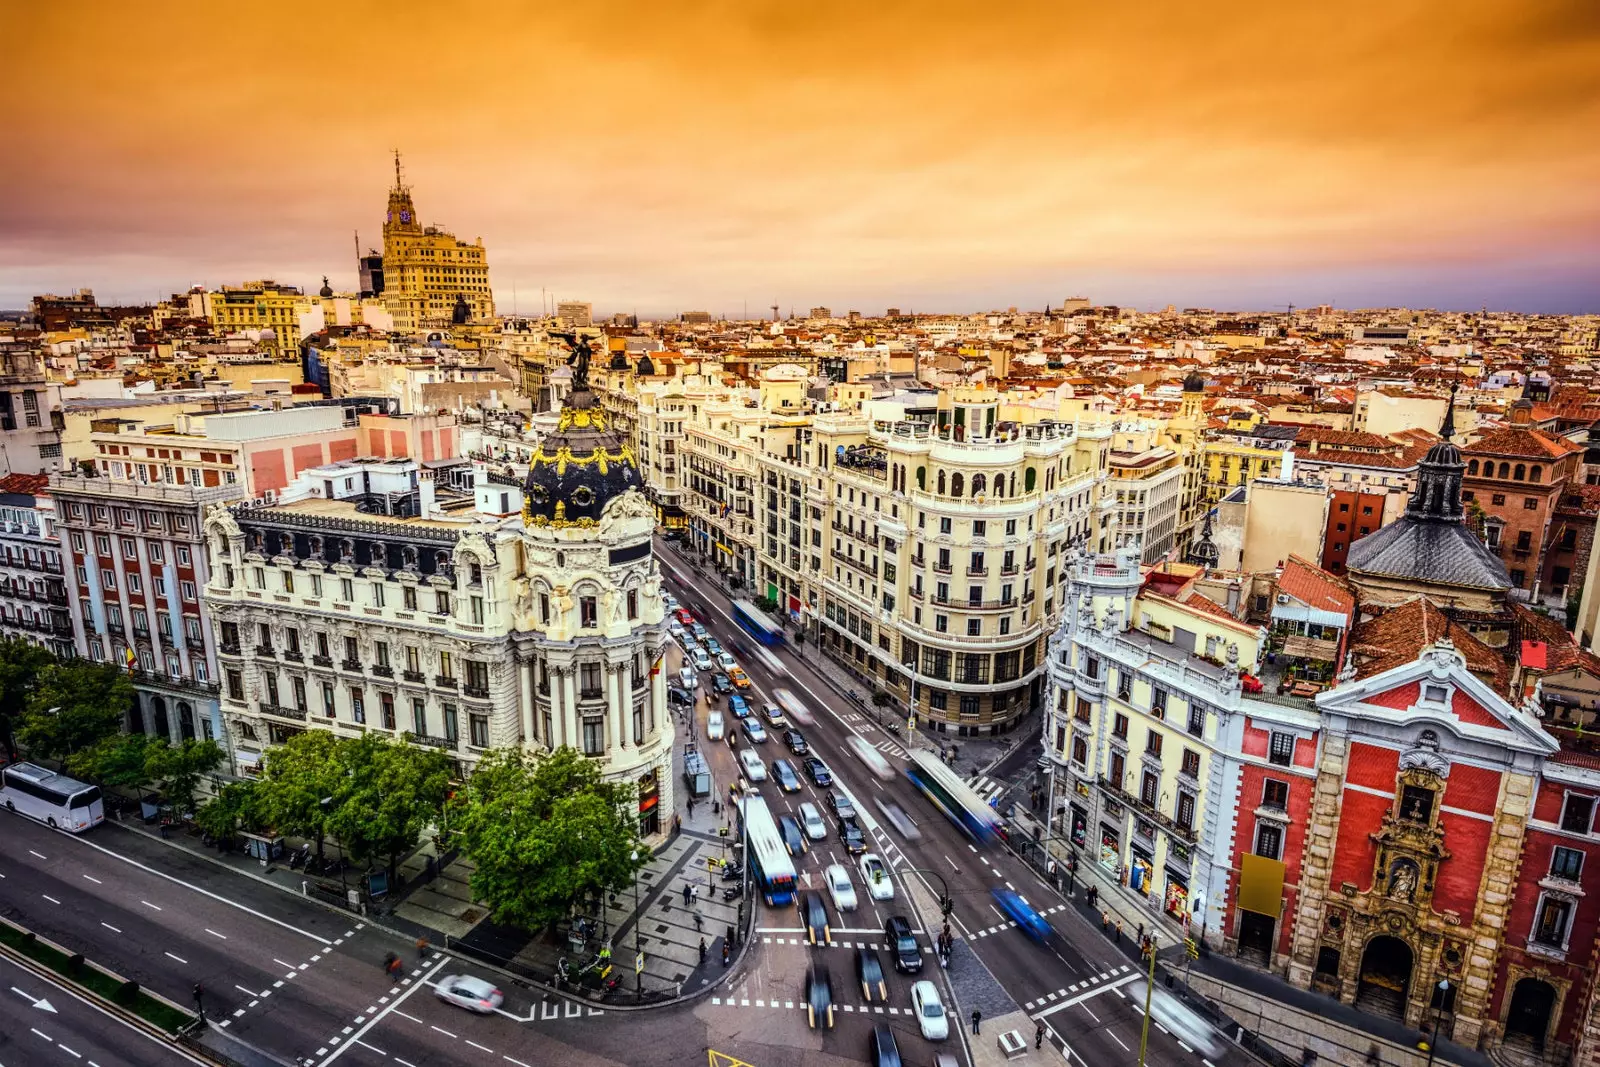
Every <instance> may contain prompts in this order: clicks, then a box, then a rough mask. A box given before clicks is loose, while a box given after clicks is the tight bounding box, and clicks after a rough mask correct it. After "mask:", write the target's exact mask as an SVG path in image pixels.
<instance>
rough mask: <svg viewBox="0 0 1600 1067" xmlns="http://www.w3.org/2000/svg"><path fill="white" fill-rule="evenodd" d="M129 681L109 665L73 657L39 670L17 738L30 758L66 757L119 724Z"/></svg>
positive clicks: (127, 704)
mask: <svg viewBox="0 0 1600 1067" xmlns="http://www.w3.org/2000/svg"><path fill="white" fill-rule="evenodd" d="M133 702H134V692H133V683H132V682H130V681H129V680H128V676H127V674H125V673H124V672H122V671H120V670H118V669H117V668H116V667H113V666H111V665H109V664H104V663H86V662H83V661H81V660H73V661H69V662H64V663H53V664H50V665H49V666H47V667H45V668H44V669H43V670H41V671H40V672H39V676H38V680H37V682H36V683H35V685H34V689H33V692H32V694H31V695H30V696H29V697H28V704H27V707H28V711H27V715H26V716H25V717H24V718H23V720H22V725H21V726H20V727H19V728H18V729H17V740H18V741H20V742H21V743H22V747H23V748H25V749H27V750H28V753H29V754H30V755H33V756H38V757H41V758H43V759H65V758H66V757H68V756H70V755H72V754H73V753H75V752H82V751H83V750H84V749H86V748H89V747H91V746H92V745H94V744H95V743H96V742H97V741H100V740H103V739H104V738H107V737H111V736H112V735H114V734H115V733H117V731H118V730H120V729H121V728H122V723H123V721H124V720H125V719H126V718H127V714H128V709H130V708H132V707H133Z"/></svg>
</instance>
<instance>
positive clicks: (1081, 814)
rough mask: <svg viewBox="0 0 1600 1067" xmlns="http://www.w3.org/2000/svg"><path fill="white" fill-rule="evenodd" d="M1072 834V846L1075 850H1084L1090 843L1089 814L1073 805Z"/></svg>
mask: <svg viewBox="0 0 1600 1067" xmlns="http://www.w3.org/2000/svg"><path fill="white" fill-rule="evenodd" d="M1071 811H1072V820H1071V833H1072V844H1073V847H1075V848H1082V847H1083V846H1084V845H1086V844H1088V843H1089V813H1088V812H1086V811H1084V810H1083V809H1082V808H1080V807H1078V805H1076V804H1074V805H1072V809H1071Z"/></svg>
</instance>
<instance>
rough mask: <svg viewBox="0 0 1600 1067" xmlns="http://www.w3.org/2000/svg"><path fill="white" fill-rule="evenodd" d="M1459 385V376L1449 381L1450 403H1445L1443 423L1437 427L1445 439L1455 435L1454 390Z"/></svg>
mask: <svg viewBox="0 0 1600 1067" xmlns="http://www.w3.org/2000/svg"><path fill="white" fill-rule="evenodd" d="M1460 387H1461V380H1460V379H1459V378H1458V379H1456V380H1455V381H1453V382H1451V383H1450V403H1448V404H1446V405H1445V409H1444V424H1443V425H1442V426H1440V427H1439V436H1440V437H1442V438H1444V439H1445V440H1446V441H1448V440H1450V438H1452V437H1454V436H1455V435H1456V390H1457V389H1459V388H1460Z"/></svg>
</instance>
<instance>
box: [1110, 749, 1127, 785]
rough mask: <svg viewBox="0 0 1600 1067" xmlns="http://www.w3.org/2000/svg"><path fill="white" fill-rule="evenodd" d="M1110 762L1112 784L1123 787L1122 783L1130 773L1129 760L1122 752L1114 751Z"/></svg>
mask: <svg viewBox="0 0 1600 1067" xmlns="http://www.w3.org/2000/svg"><path fill="white" fill-rule="evenodd" d="M1110 763H1111V784H1112V785H1114V786H1116V787H1117V788H1118V789H1121V788H1122V783H1123V781H1124V780H1125V779H1126V778H1127V775H1128V768H1127V761H1126V760H1124V759H1123V757H1122V753H1120V752H1113V753H1111V760H1110Z"/></svg>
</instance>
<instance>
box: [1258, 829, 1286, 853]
mask: <svg viewBox="0 0 1600 1067" xmlns="http://www.w3.org/2000/svg"><path fill="white" fill-rule="evenodd" d="M1256 855H1258V856H1265V857H1266V858H1267V859H1269V860H1275V859H1281V858H1282V856H1283V828H1282V827H1279V826H1274V825H1273V824H1272V823H1270V822H1258V823H1256Z"/></svg>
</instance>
